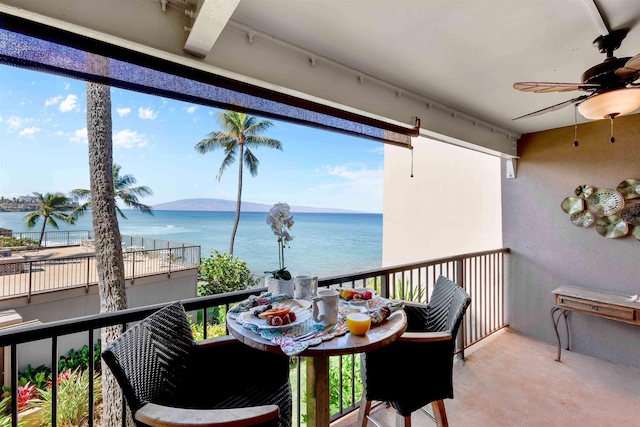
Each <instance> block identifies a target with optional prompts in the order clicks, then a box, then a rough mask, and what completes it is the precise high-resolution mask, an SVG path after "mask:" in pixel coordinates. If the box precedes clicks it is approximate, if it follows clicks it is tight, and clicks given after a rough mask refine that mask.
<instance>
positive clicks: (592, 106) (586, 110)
mask: <svg viewBox="0 0 640 427" xmlns="http://www.w3.org/2000/svg"><path fill="white" fill-rule="evenodd" d="M628 32H629V30H627V29H619V30H614V31H611V32H609V33H607V34H605V35H601V36H599V37H598V38H596V39H595V40H594V41H593V44H594V45H595V46H596V47H597V48H598V49H599V50H600V52H601V53H606V55H607V57H606V58H605V60H604V61H603V62H602V63H600V64H597V65H595V66H593V67H591V68H589V69H588V70H587V71H585V72H584V73H583V74H582V77H581V79H580V80H581V82H580V83H557V82H517V83H514V85H513V87H514V89H517V90H520V91H523V92H535V93H548V92H570V91H576V90H580V91H584V92H588V94H586V95H581V96H578V97H576V98H573V99H569V100H567V101H564V102H561V103H559V104H555V105H552V106H550V107H547V108H543V109H542V110H538V111H534V112H533V113H529V114H525V115H523V116H520V117H516V118H514V119H512V120H518V119H523V118H527V117H534V116H538V115H540V114H544V113H548V112H550V111H555V110H559V109H560V108H563V107H566V106H569V105H572V104H573V105H575V106H577V107H578V111H579V112H580V114H581V115H583V116H584V117H585V118H587V119H595V120H597V119H603V118H609V119H613V118H615V117H617V116H619V115H623V114H627V113H630V112H632V111H634V110H636V109H637V108H638V107H640V83H636V80H638V78H640V54H638V55H636V56H634V57H628V58H616V57H615V56H613V51H614V50H616V49H618V48H619V47H620V44H621V43H622V41H623V40H624V38H625V37H626V36H627V33H628Z"/></svg>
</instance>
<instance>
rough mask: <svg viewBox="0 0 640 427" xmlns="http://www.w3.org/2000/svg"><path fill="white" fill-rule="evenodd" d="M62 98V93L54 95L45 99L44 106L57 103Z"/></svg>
mask: <svg viewBox="0 0 640 427" xmlns="http://www.w3.org/2000/svg"><path fill="white" fill-rule="evenodd" d="M61 99H62V95H58V96H52V97H51V98H49V99H47V100H46V101H44V106H45V107H48V106H50V105H56V104H57V103H58V102H60V100H61Z"/></svg>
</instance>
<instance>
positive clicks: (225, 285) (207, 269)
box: [198, 249, 255, 296]
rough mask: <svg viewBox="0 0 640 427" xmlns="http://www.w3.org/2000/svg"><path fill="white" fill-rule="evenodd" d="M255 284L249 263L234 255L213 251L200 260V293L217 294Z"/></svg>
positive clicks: (201, 294) (202, 294)
mask: <svg viewBox="0 0 640 427" xmlns="http://www.w3.org/2000/svg"><path fill="white" fill-rule="evenodd" d="M253 285H255V280H254V279H253V277H252V276H251V272H250V271H249V269H248V268H247V263H246V262H244V261H241V260H240V259H239V258H237V257H234V256H233V255H227V254H226V253H220V252H218V251H217V250H215V249H214V250H213V251H211V256H210V257H208V258H204V257H203V258H202V259H201V260H200V269H199V271H198V295H199V296H205V295H215V294H222V293H225V292H233V291H240V290H243V289H246V288H247V287H249V286H253Z"/></svg>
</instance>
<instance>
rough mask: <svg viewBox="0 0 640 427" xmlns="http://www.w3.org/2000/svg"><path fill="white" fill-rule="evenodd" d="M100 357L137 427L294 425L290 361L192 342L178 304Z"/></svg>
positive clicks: (218, 343) (223, 340)
mask: <svg viewBox="0 0 640 427" xmlns="http://www.w3.org/2000/svg"><path fill="white" fill-rule="evenodd" d="M102 358H103V359H104V361H105V363H106V364H107V366H108V367H109V369H110V370H111V371H112V372H113V374H114V376H115V377H116V379H117V381H118V384H119V385H120V387H121V388H122V390H123V393H124V396H125V398H126V401H127V405H128V406H129V409H130V410H131V413H132V415H133V418H134V420H135V422H136V424H137V425H138V426H143V425H148V426H163V427H167V426H185V425H190V426H230V425H233V426H254V425H255V426H278V427H290V426H291V385H290V383H289V358H288V357H286V356H282V355H276V354H271V353H267V352H262V351H259V350H255V349H253V348H250V347H249V346H247V345H245V344H242V343H241V342H239V341H238V340H236V339H235V338H233V337H231V336H225V337H218V338H213V339H210V340H205V341H200V342H194V340H193V335H192V332H191V328H190V326H189V322H188V319H187V315H186V313H185V310H184V307H183V306H182V304H181V303H179V302H176V303H173V304H170V305H168V306H166V307H164V308H162V309H160V310H158V311H157V312H155V313H153V314H152V315H151V316H149V317H147V318H146V319H144V320H142V321H141V322H139V323H137V324H136V325H135V326H133V327H132V328H130V329H128V330H127V331H125V332H124V333H123V334H122V335H121V336H120V337H118V338H117V339H116V340H114V341H113V342H111V343H110V344H109V345H108V346H107V347H106V348H105V349H104V351H103V353H102Z"/></svg>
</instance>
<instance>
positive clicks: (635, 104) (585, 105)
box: [578, 88, 640, 120]
mask: <svg viewBox="0 0 640 427" xmlns="http://www.w3.org/2000/svg"><path fill="white" fill-rule="evenodd" d="M638 108H640V88H623V89H616V90H611V91H608V92H604V93H601V94H598V95H596V96H593V97H591V98H588V99H587V100H585V101H583V102H582V103H580V105H578V111H579V112H580V114H581V115H582V116H583V117H585V118H587V119H591V120H600V119H604V118H609V117H611V116H613V117H616V116H622V115H624V114H629V113H631V112H633V111H635V110H637V109H638Z"/></svg>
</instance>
